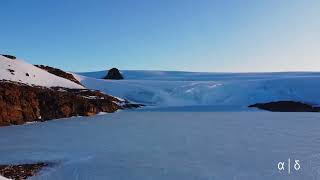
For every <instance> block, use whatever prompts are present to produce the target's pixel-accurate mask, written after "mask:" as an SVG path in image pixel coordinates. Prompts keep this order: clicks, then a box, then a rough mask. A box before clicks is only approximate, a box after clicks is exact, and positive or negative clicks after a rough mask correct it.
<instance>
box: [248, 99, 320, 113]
mask: <svg viewBox="0 0 320 180" xmlns="http://www.w3.org/2000/svg"><path fill="white" fill-rule="evenodd" d="M249 107H256V108H259V109H263V110H267V111H272V112H320V107H314V106H312V105H310V104H306V103H302V102H296V101H275V102H268V103H257V104H253V105H250V106H249Z"/></svg>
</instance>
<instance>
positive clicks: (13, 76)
mask: <svg viewBox="0 0 320 180" xmlns="http://www.w3.org/2000/svg"><path fill="white" fill-rule="evenodd" d="M0 67H1V68H0V80H9V81H15V82H19V83H24V84H28V85H36V86H44V87H55V86H59V87H66V88H72V89H83V88H84V87H83V86H81V85H79V84H77V83H74V82H72V81H69V80H68V79H64V78H61V77H58V76H56V75H53V74H51V73H48V72H47V71H45V70H42V69H40V68H38V67H35V66H33V65H32V64H28V63H26V62H24V61H22V60H18V59H15V60H12V59H9V58H6V57H3V56H1V55H0ZM10 70H12V72H10Z"/></svg>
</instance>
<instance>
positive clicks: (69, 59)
mask: <svg viewBox="0 0 320 180" xmlns="http://www.w3.org/2000/svg"><path fill="white" fill-rule="evenodd" d="M0 21H1V26H0V53H9V54H14V55H17V56H18V57H20V58H22V59H25V60H26V61H28V62H30V63H34V64H46V65H51V66H55V67H59V68H62V69H65V70H71V71H93V70H102V69H107V68H110V67H118V68H120V69H149V70H151V69H156V70H187V71H299V70H300V71H320V1H319V0H7V1H2V2H1V11H0Z"/></svg>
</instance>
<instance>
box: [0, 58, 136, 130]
mask: <svg viewBox="0 0 320 180" xmlns="http://www.w3.org/2000/svg"><path fill="white" fill-rule="evenodd" d="M0 66H1V69H0V109H1V111H0V126H6V125H17V124H23V123H26V122H31V121H46V120H51V119H59V118H66V117H71V116H91V115H95V114H98V113H100V112H107V113H112V112H115V111H117V110H118V109H125V108H133V107H139V106H140V105H137V104H130V103H129V102H128V101H125V100H121V99H118V98H116V97H113V96H109V95H107V94H104V93H102V92H100V91H96V90H89V89H86V88H85V87H83V86H82V85H81V84H80V83H79V82H78V81H77V80H76V79H74V77H73V76H72V75H71V74H69V73H66V72H64V71H62V70H60V69H56V68H51V67H48V66H40V67H41V69H40V68H38V67H35V66H33V65H30V64H27V63H26V62H22V61H19V60H13V59H8V58H6V57H4V56H0ZM8 69H10V70H8ZM43 69H45V70H43Z"/></svg>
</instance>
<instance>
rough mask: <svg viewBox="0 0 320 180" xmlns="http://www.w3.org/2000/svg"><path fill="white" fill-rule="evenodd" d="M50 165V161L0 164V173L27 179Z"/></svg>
mask: <svg viewBox="0 0 320 180" xmlns="http://www.w3.org/2000/svg"><path fill="white" fill-rule="evenodd" d="M48 165H49V164H48V163H37V164H20V165H0V175H2V176H4V177H6V178H8V179H14V180H22V179H27V178H29V177H31V176H34V175H36V174H37V173H38V172H39V171H40V170H41V169H42V168H44V167H46V166H48Z"/></svg>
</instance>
